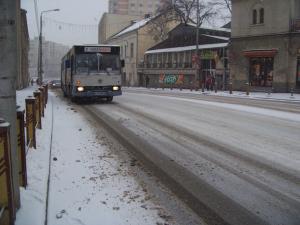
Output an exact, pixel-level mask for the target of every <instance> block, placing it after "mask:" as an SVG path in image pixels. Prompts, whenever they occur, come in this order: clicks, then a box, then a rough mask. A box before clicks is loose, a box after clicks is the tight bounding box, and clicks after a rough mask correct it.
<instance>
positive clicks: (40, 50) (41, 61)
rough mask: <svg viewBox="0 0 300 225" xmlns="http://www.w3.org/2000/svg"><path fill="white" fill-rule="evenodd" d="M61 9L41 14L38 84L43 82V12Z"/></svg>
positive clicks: (56, 10)
mask: <svg viewBox="0 0 300 225" xmlns="http://www.w3.org/2000/svg"><path fill="white" fill-rule="evenodd" d="M58 11H59V9H50V10H44V11H42V12H41V15H40V35H39V55H38V84H39V85H41V84H42V83H43V14H44V13H49V12H58Z"/></svg>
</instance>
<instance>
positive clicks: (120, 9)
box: [109, 0, 163, 16]
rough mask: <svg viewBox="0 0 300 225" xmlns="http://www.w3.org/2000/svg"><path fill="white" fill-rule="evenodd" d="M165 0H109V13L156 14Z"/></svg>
mask: <svg viewBox="0 0 300 225" xmlns="http://www.w3.org/2000/svg"><path fill="white" fill-rule="evenodd" d="M162 3H163V0H154V1H147V0H109V13H113V14H123V15H134V16H144V15H145V14H154V12H155V11H156V10H157V8H158V7H159V6H160V5H161V4H162Z"/></svg>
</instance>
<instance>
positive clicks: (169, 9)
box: [149, 0, 216, 40]
mask: <svg viewBox="0 0 300 225" xmlns="http://www.w3.org/2000/svg"><path fill="white" fill-rule="evenodd" d="M197 1H198V0H165V1H164V4H162V5H161V7H159V8H158V9H157V12H156V14H157V17H156V18H155V19H152V20H150V22H149V24H150V26H149V33H151V34H152V35H153V36H154V39H156V40H164V39H165V38H166V37H167V34H168V32H169V30H168V28H169V26H168V24H169V23H170V22H172V21H178V22H179V23H184V24H188V23H194V24H196V21H197V19H196V18H197ZM215 15H216V11H215V5H214V4H213V3H211V2H207V1H206V0H200V3H199V26H201V25H202V24H203V23H204V22H207V23H210V21H211V20H212V18H213V17H214V16H215Z"/></svg>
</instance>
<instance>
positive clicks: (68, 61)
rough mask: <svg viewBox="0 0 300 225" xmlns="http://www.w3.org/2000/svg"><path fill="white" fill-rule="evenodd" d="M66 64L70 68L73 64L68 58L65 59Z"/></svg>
mask: <svg viewBox="0 0 300 225" xmlns="http://www.w3.org/2000/svg"><path fill="white" fill-rule="evenodd" d="M65 64H66V65H65V66H66V68H70V67H71V65H70V60H66V61H65Z"/></svg>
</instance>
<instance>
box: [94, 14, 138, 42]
mask: <svg viewBox="0 0 300 225" xmlns="http://www.w3.org/2000/svg"><path fill="white" fill-rule="evenodd" d="M139 19H141V17H140V16H133V15H123V14H111V13H104V14H103V15H102V18H101V20H100V22H99V26H98V43H99V44H101V43H104V42H105V41H106V40H107V39H108V38H110V37H111V36H113V35H114V34H116V33H118V32H119V31H121V30H123V29H124V28H125V27H128V26H129V25H131V24H132V23H133V21H136V20H139Z"/></svg>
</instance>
